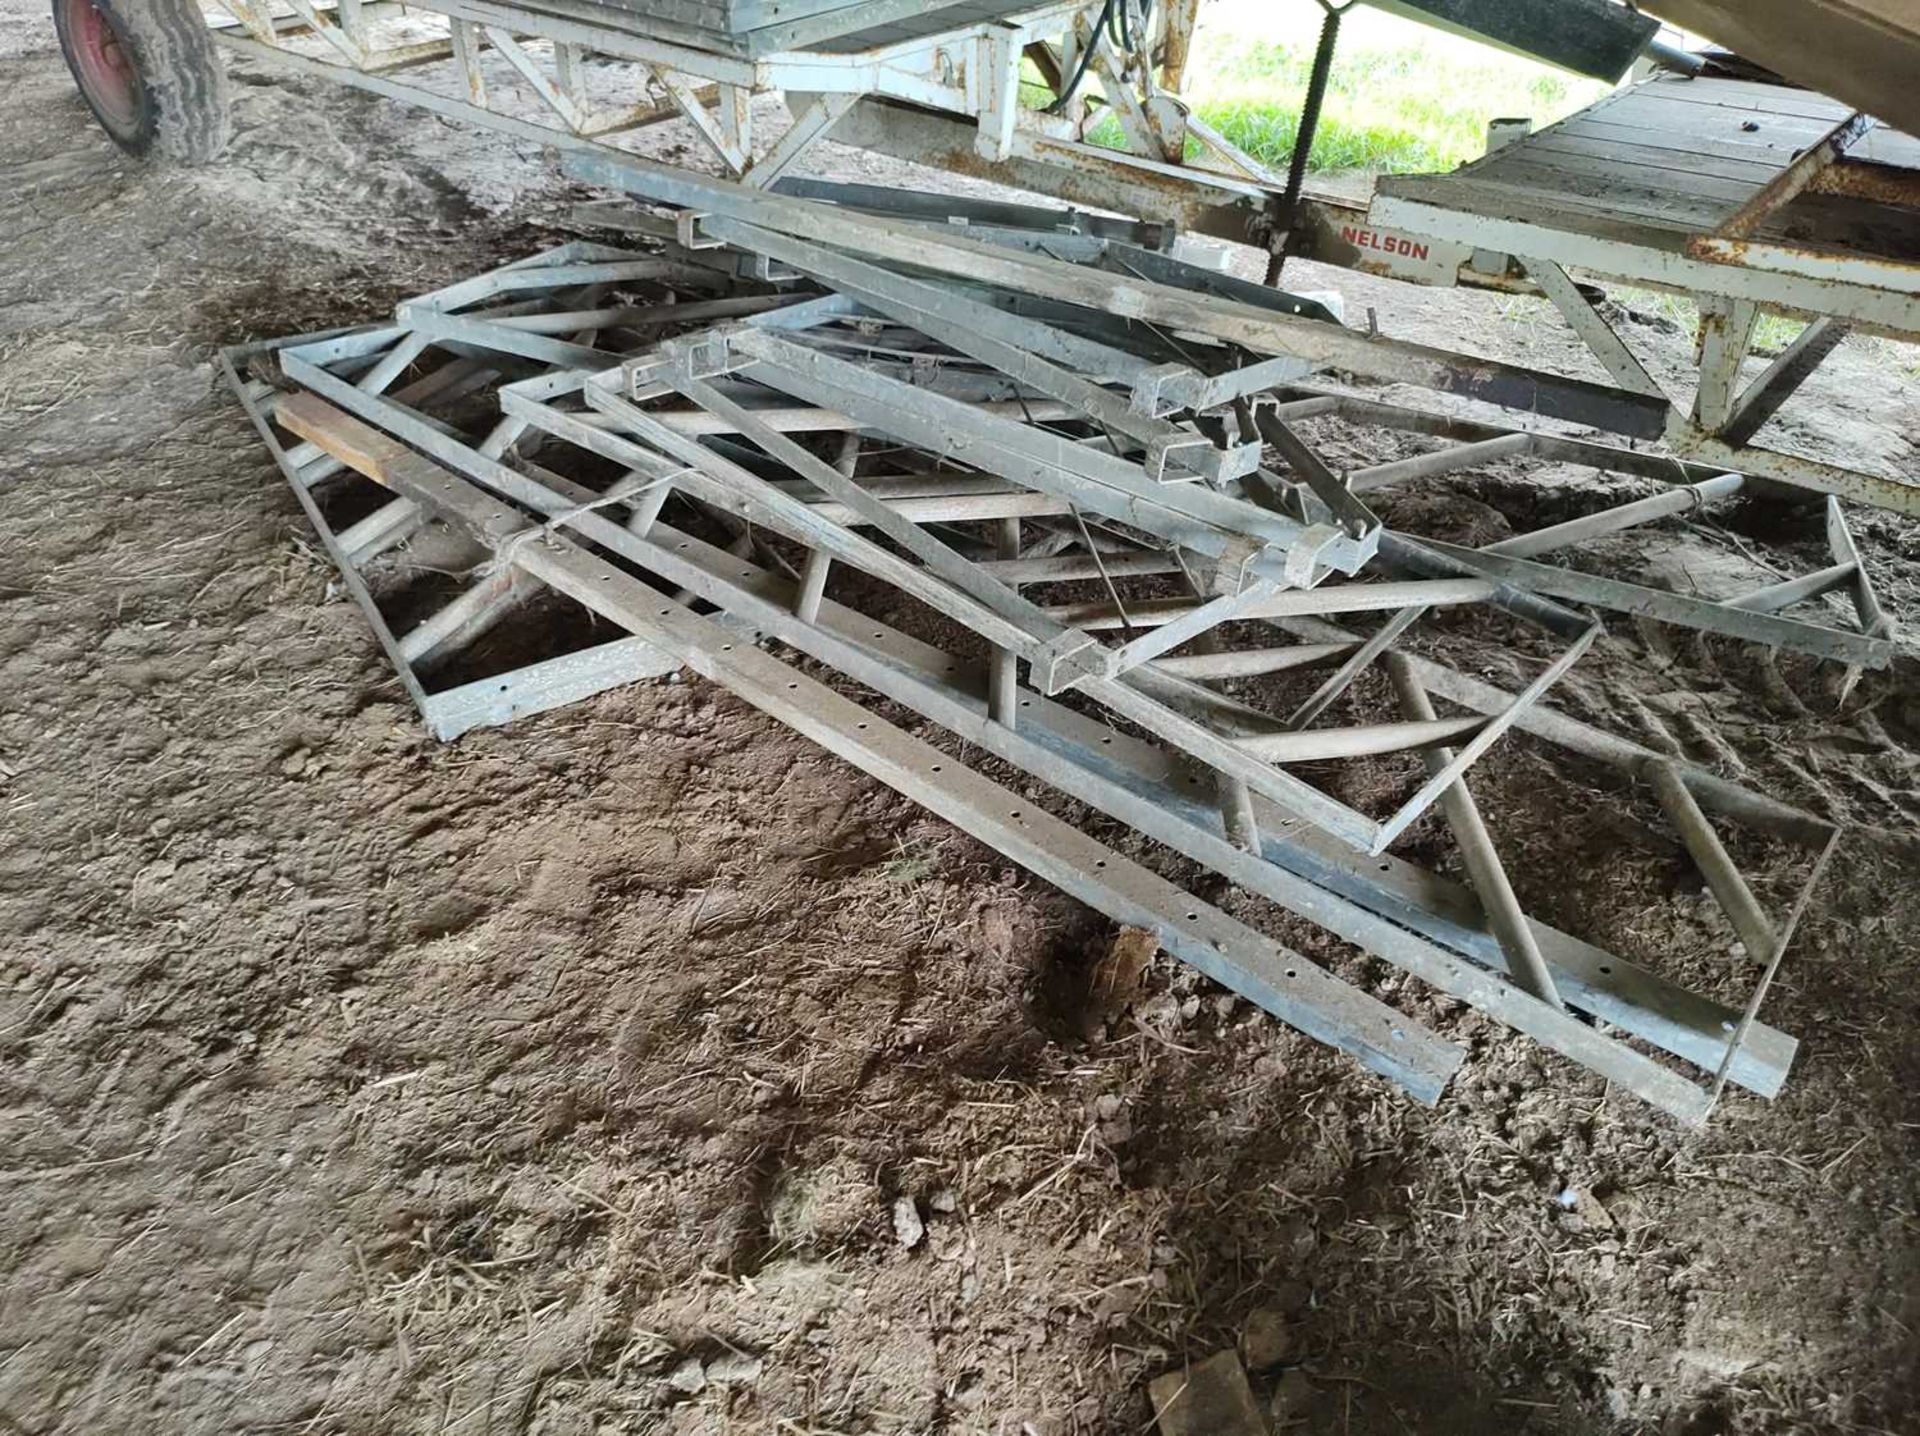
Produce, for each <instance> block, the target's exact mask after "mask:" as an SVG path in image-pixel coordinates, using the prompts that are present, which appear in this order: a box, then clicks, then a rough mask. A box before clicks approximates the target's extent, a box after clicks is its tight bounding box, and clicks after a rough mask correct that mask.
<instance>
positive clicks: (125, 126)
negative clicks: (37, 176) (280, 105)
mask: <svg viewBox="0 0 1920 1436" xmlns="http://www.w3.org/2000/svg"><path fill="white" fill-rule="evenodd" d="M53 25H54V29H55V30H56V31H57V32H58V34H59V36H60V53H61V54H62V55H64V56H66V60H67V68H68V69H69V70H71V71H72V72H73V79H74V83H75V84H77V85H78V86H79V87H80V95H81V98H83V99H84V100H86V102H87V108H89V109H90V110H92V111H93V115H94V118H95V119H97V120H98V121H99V122H100V128H102V129H103V130H105V131H106V132H107V134H108V136H109V137H110V138H111V139H112V140H113V142H114V143H115V144H117V145H118V146H120V148H121V149H123V150H125V151H126V152H127V153H128V154H131V155H149V154H153V155H162V156H165V157H166V158H168V159H173V160H178V161H180V162H181V163H183V164H189V165H201V164H205V163H207V162H208V161H209V160H211V159H213V158H214V156H216V155H218V154H219V153H220V151H221V149H222V148H223V147H225V145H226V143H227V72H226V70H225V69H224V68H222V66H221V63H220V56H219V55H218V54H216V53H215V51H214V44H213V40H212V38H211V37H210V36H209V35H208V34H207V26H206V22H205V20H203V19H202V18H201V14H200V7H199V6H198V5H197V4H196V3H195V0H53Z"/></svg>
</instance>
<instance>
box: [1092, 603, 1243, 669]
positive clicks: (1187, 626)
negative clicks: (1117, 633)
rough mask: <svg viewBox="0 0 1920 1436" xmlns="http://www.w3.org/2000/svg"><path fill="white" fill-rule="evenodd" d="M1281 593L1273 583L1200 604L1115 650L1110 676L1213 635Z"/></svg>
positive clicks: (1111, 661)
mask: <svg viewBox="0 0 1920 1436" xmlns="http://www.w3.org/2000/svg"><path fill="white" fill-rule="evenodd" d="M1278 592H1279V590H1278V589H1277V588H1276V587H1275V586H1274V585H1273V584H1271V583H1266V582H1259V583H1250V584H1248V585H1247V586H1246V587H1245V588H1243V589H1241V590H1240V591H1239V592H1238V593H1223V594H1221V595H1220V596H1219V597H1217V598H1213V599H1209V600H1208V601H1207V602H1205V603H1202V604H1198V605H1196V606H1195V607H1194V608H1192V609H1190V610H1189V611H1188V612H1186V613H1184V614H1182V615H1180V616H1179V617H1177V618H1172V619H1169V620H1168V621H1167V622H1165V623H1163V624H1160V625H1159V626H1158V627H1156V628H1153V629H1151V630H1149V631H1148V632H1146V633H1143V634H1141V635H1140V636H1139V637H1138V638H1134V639H1130V640H1129V641H1128V642H1126V643H1124V644H1122V645H1121V646H1120V647H1119V648H1118V649H1116V650H1114V652H1113V656H1112V657H1111V658H1109V659H1108V660H1107V673H1108V676H1109V677H1118V676H1119V675H1120V674H1122V673H1125V672H1127V671H1128V670H1129V669H1133V668H1138V667H1139V666H1140V665H1141V664H1142V663H1146V662H1148V661H1149V660H1151V659H1155V658H1158V657H1160V656H1161V655H1163V654H1165V653H1169V652H1171V651H1172V650H1173V649H1176V648H1178V647H1179V646H1180V645H1181V644H1183V643H1187V642H1190V641H1192V640H1193V639H1196V638H1199V637H1200V636H1201V635H1203V634H1208V633H1211V632H1212V631H1213V630H1214V629H1215V628H1218V627H1219V626H1220V625H1221V624H1223V623H1228V622H1231V621H1232V620H1234V619H1237V618H1244V617H1246V616H1247V614H1248V612H1249V610H1250V609H1252V608H1254V607H1256V606H1257V605H1258V604H1260V603H1261V602H1262V601H1263V600H1266V599H1269V598H1272V597H1273V596H1274V595H1275V594H1276V593H1278Z"/></svg>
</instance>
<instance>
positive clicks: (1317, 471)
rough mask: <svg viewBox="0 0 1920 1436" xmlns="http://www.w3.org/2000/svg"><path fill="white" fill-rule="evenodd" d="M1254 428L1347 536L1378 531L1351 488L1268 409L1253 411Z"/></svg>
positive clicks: (1369, 511) (1377, 522) (1370, 512)
mask: <svg viewBox="0 0 1920 1436" xmlns="http://www.w3.org/2000/svg"><path fill="white" fill-rule="evenodd" d="M1253 427H1254V429H1255V431H1256V432H1257V433H1258V434H1259V435H1260V437H1261V438H1262V439H1264V440H1266V441H1267V442H1268V443H1269V444H1271V445H1273V446H1274V448H1276V449H1278V450H1279V451H1280V456H1281V457H1282V458H1283V459H1285V460H1286V461H1287V464H1288V466H1289V467H1290V468H1292V470H1293V471H1294V472H1295V473H1296V474H1298V475H1299V476H1300V478H1301V479H1302V480H1303V481H1304V482H1305V484H1306V485H1307V487H1308V489H1310V490H1311V491H1312V492H1313V495H1314V497H1315V498H1317V499H1319V500H1320V502H1321V503H1322V504H1324V505H1325V506H1326V509H1327V512H1328V513H1330V514H1332V515H1333V517H1334V520H1335V522H1337V523H1338V524H1340V525H1341V527H1343V528H1344V529H1346V531H1347V532H1348V533H1350V534H1352V535H1354V536H1355V537H1356V538H1357V537H1359V536H1360V535H1362V534H1369V533H1374V532H1377V531H1378V530H1379V528H1380V520H1379V519H1378V518H1377V517H1376V516H1375V515H1374V512H1373V510H1372V509H1370V508H1368V507H1367V506H1366V505H1365V504H1363V503H1361V502H1360V500H1359V499H1357V498H1355V497H1354V491H1353V486H1352V485H1351V484H1350V483H1348V482H1346V481H1343V480H1342V479H1341V478H1340V477H1339V476H1338V475H1337V474H1335V473H1334V472H1333V470H1332V469H1330V468H1328V467H1327V464H1326V462H1325V461H1324V460H1323V459H1321V457H1320V456H1319V454H1317V453H1315V452H1314V450H1313V448H1312V447H1311V446H1310V445H1309V444H1308V443H1307V442H1306V441H1305V440H1304V439H1302V438H1301V437H1300V436H1299V435H1298V434H1296V433H1295V432H1294V431H1293V430H1292V428H1290V427H1289V426H1288V424H1287V421H1286V420H1285V419H1282V418H1281V417H1280V416H1279V415H1278V414H1277V413H1275V412H1274V410H1273V408H1272V407H1271V406H1270V405H1264V404H1262V405H1256V406H1255V407H1254V410H1253Z"/></svg>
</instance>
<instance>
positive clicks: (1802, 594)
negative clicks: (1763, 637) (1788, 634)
mask: <svg viewBox="0 0 1920 1436" xmlns="http://www.w3.org/2000/svg"><path fill="white" fill-rule="evenodd" d="M1859 572H1860V566H1859V565H1858V564H1857V563H1836V564H1832V565H1830V566H1829V567H1827V568H1823V569H1817V570H1816V571H1814V572H1813V573H1809V574H1803V575H1802V576H1801V577H1799V578H1790V579H1787V580H1786V581H1785V582H1783V583H1770V584H1768V585H1767V586H1766V587H1765V588H1756V589H1755V590H1754V591H1753V592H1752V593H1743V594H1741V595H1740V596H1739V597H1738V598H1730V599H1728V600H1726V605H1727V607H1728V608H1739V609H1745V610H1746V611H1747V612H1748V613H1779V612H1781V611H1782V610H1784V609H1789V608H1792V607H1793V606H1794V605H1795V604H1797V603H1805V602H1806V601H1807V600H1808V599H1810V598H1818V597H1819V596H1820V595H1821V594H1823V593H1831V592H1833V590H1834V589H1836V588H1843V587H1845V586H1846V585H1847V584H1850V583H1852V582H1853V581H1854V576H1855V575H1856V574H1858V573H1859Z"/></svg>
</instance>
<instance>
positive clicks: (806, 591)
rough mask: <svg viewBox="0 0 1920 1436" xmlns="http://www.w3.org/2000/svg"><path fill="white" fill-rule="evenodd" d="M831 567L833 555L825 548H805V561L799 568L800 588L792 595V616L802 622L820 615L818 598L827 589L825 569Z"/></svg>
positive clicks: (810, 620) (811, 621)
mask: <svg viewBox="0 0 1920 1436" xmlns="http://www.w3.org/2000/svg"><path fill="white" fill-rule="evenodd" d="M832 567H833V555H831V554H829V553H828V552H827V551H826V550H825V549H817V548H810V549H808V550H807V561H806V564H805V566H804V567H803V568H801V570H800V590H799V592H798V593H797V594H795V595H794V600H793V616H794V617H795V618H797V619H799V620H800V621H801V622H802V623H813V622H816V621H817V620H818V619H819V617H820V599H821V596H822V595H823V594H825V593H826V591H827V571H828V570H829V569H831V568H832Z"/></svg>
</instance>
